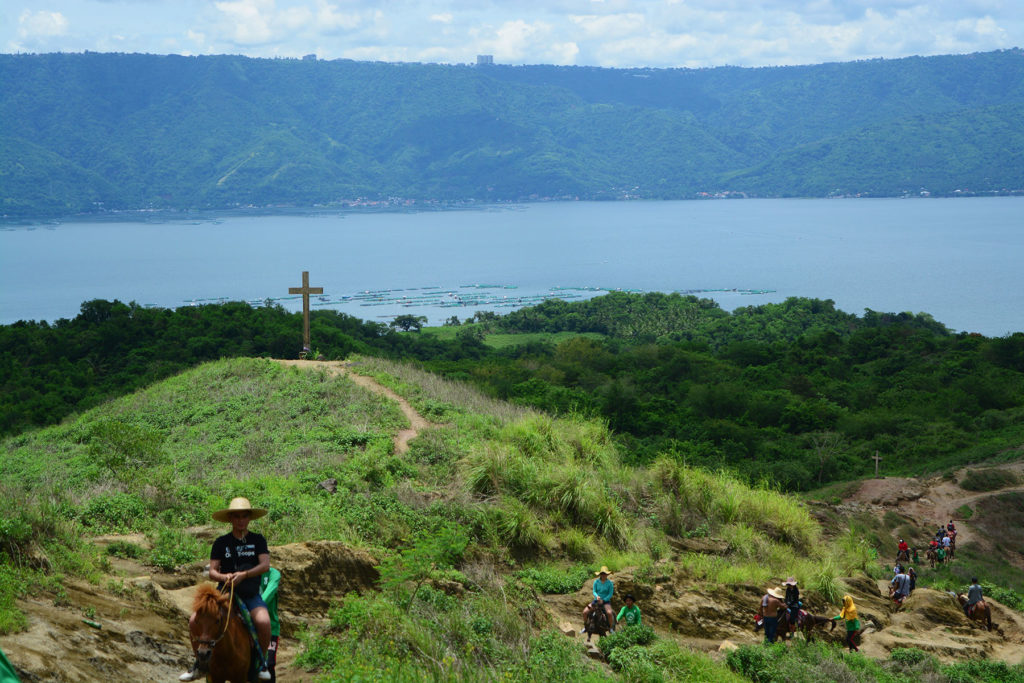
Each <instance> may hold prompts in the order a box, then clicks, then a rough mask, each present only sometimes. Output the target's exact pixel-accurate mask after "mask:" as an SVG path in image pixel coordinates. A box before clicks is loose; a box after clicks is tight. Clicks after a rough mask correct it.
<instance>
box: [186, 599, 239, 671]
mask: <svg viewBox="0 0 1024 683" xmlns="http://www.w3.org/2000/svg"><path fill="white" fill-rule="evenodd" d="M192 610H193V611H194V612H195V624H196V626H197V627H198V632H199V637H198V638H196V639H195V644H196V646H197V647H196V662H197V663H198V665H199V671H200V672H202V673H206V674H207V680H208V681H212V683H225V681H231V683H248V681H249V672H250V659H251V657H252V640H251V638H250V636H249V632H248V631H247V630H246V628H245V624H243V623H242V618H241V617H240V616H239V614H238V611H237V610H234V609H232V605H231V597H230V596H228V595H226V594H224V593H221V592H220V591H218V590H217V589H216V588H214V587H213V586H210V585H208V584H207V585H203V586H200V587H199V589H198V590H197V591H196V597H195V600H193V601H192Z"/></svg>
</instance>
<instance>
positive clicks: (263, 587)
mask: <svg viewBox="0 0 1024 683" xmlns="http://www.w3.org/2000/svg"><path fill="white" fill-rule="evenodd" d="M280 585H281V572H280V571H278V570H277V569H274V568H273V567H271V568H270V569H268V570H267V571H266V572H264V573H263V574H261V575H260V596H261V597H262V598H263V602H265V603H267V611H268V612H270V646H269V647H268V648H267V669H268V670H269V671H270V676H271V683H273V682H274V681H276V680H277V672H276V671H275V667H276V666H277V641H278V640H279V639H280V637H281V620H280V619H278V616H277V589H278V587H279V586H280Z"/></svg>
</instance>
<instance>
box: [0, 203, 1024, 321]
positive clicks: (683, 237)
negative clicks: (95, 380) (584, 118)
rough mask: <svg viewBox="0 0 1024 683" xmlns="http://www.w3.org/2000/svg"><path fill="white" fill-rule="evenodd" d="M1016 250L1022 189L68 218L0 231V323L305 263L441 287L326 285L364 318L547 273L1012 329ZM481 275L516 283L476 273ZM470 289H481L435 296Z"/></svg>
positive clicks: (534, 280) (546, 284)
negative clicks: (1015, 193)
mask: <svg viewBox="0 0 1024 683" xmlns="http://www.w3.org/2000/svg"><path fill="white" fill-rule="evenodd" d="M1022 261H1024V199H1019V198H971V199H906V200H900V199H856V200H824V199H822V200H806V199H805V200H787V199H776V200H749V199H748V200H731V201H671V202H565V203H537V204H521V205H514V206H511V207H493V208H482V209H472V210H455V211H428V212H405V213H400V212H393V213H391V212H387V213H386V212H347V213H333V214H324V213H319V214H305V215H263V216H249V215H242V216H239V215H218V214H204V215H203V216H201V217H191V218H189V219H188V220H178V219H175V220H165V221H157V220H153V221H144V220H136V221H132V222H103V221H83V222H65V223H61V224H58V225H36V226H4V227H3V228H2V229H0V322H2V323H11V322H14V321H16V320H22V319H26V320H50V321H53V320H56V319H58V318H62V317H74V316H75V315H76V314H77V313H78V310H79V306H80V304H81V303H82V302H83V301H86V300H89V299H95V298H103V299H120V300H122V301H125V302H128V301H136V302H138V303H140V304H152V305H158V306H165V307H171V308H174V307H178V306H185V305H189V302H191V301H192V300H200V299H213V298H217V297H226V298H228V299H231V300H263V299H266V298H268V297H284V296H287V295H288V288H289V287H293V286H298V285H300V284H301V272H302V271H303V270H308V271H310V284H311V285H312V286H322V287H323V288H324V292H325V297H326V298H327V299H329V300H331V301H339V300H341V298H342V297H343V296H351V295H354V294H357V293H360V292H365V291H366V290H402V291H392V292H389V293H387V294H386V295H382V296H386V297H387V298H390V299H399V298H400V297H401V296H406V297H407V298H408V299H411V298H412V297H415V296H420V297H422V296H426V295H428V294H429V295H431V296H428V297H427V298H425V299H419V300H416V301H418V302H420V305H413V306H402V305H400V303H398V302H394V301H392V302H389V303H386V304H385V305H377V306H362V305H360V304H361V303H368V300H367V299H365V298H364V299H362V300H359V299H352V300H344V303H332V304H328V303H326V302H323V301H318V300H317V299H316V298H314V302H315V303H316V304H318V305H320V306H324V307H328V308H336V309H337V310H341V311H343V312H345V313H349V314H351V315H355V316H358V317H360V318H366V319H387V318H389V317H391V316H394V315H396V314H401V313H412V314H414V315H425V316H427V317H428V318H429V320H430V323H431V324H439V323H441V322H442V321H444V320H446V319H447V318H448V317H450V316H451V315H457V316H458V317H459V318H460V319H465V318H466V317H469V316H471V315H472V313H473V312H474V311H475V310H478V309H483V310H495V311H498V312H507V311H509V310H512V309H513V307H514V306H515V305H516V300H517V298H519V297H531V296H533V297H539V296H542V295H545V294H548V293H549V292H551V291H552V288H553V287H570V288H580V289H569V290H557V291H559V292H561V293H562V294H564V295H565V296H580V297H587V296H593V295H595V292H594V291H591V290H585V289H583V288H587V287H600V288H621V289H636V290H644V291H664V292H672V291H688V290H716V289H729V290H731V289H737V290H773V291H771V292H768V293H763V294H742V293H740V292H731V291H729V292H721V291H720V292H709V293H704V294H700V295H701V296H710V297H711V298H714V299H715V300H717V301H718V302H719V303H720V304H721V305H722V307H723V308H725V309H727V310H732V309H734V308H736V307H738V306H748V305H757V304H762V303H768V302H777V301H782V300H784V299H785V298H786V297H790V296H805V297H817V298H821V299H832V300H834V301H835V302H836V305H837V306H838V307H839V308H840V309H842V310H844V311H848V312H851V313H857V314H861V313H863V311H864V309H865V308H871V309H873V310H876V311H892V312H900V311H911V312H915V313H917V312H927V313H930V314H932V315H933V316H934V317H935V318H936V319H937V320H939V321H940V322H942V323H944V324H946V325H947V326H948V327H950V328H952V329H954V330H965V331H970V332H980V333H982V334H985V335H987V336H1001V335H1004V334H1007V333H1010V332H1017V331H1024V267H1022ZM476 284H479V285H501V286H505V287H507V288H500V287H499V288H490V289H487V288H468V287H465V286H466V285H476ZM428 287H429V288H433V289H430V290H428V289H421V288H428ZM512 287H515V289H511V288H512ZM449 292H451V294H448V293H449ZM472 295H475V296H477V297H483V296H485V295H486V297H487V298H486V299H485V300H486V301H487V303H480V304H477V305H475V306H467V307H454V308H449V307H442V306H440V305H439V302H440V301H447V302H453V303H454V302H455V301H456V300H457V299H456V297H463V300H467V299H468V298H469V297H470V296H472ZM438 297H440V298H438ZM501 297H507V299H502V298H501ZM498 302H507V304H508V305H505V306H500V305H499V304H498ZM281 303H282V304H283V305H285V306H286V307H287V308H289V309H291V310H299V309H300V308H301V302H299V301H295V300H287V301H282V302H281ZM414 303H415V302H414Z"/></svg>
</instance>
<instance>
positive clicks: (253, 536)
mask: <svg viewBox="0 0 1024 683" xmlns="http://www.w3.org/2000/svg"><path fill="white" fill-rule="evenodd" d="M269 554H270V550H268V549H267V539H265V538H264V537H263V535H262V534H257V533H254V532H252V531H250V532H249V533H247V534H246V535H245V537H244V538H243V539H242V540H238V539H237V538H235V536H234V534H224V535H223V536H221V537H220V538H218V539H217V540H216V541H214V542H213V550H211V551H210V559H211V560H220V571H221V573H222V574H230V573H231V572H244V571H245V570H246V569H252V568H254V567H255V566H256V565H258V564H259V563H260V555H269ZM259 592H260V577H258V576H250V577H249V578H247V579H245V580H244V581H242V582H241V583H237V584H235V593H236V594H238V595H239V596H241V597H243V598H250V597H252V596H254V595H257V594H258V593H259Z"/></svg>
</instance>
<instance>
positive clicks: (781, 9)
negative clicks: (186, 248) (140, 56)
mask: <svg viewBox="0 0 1024 683" xmlns="http://www.w3.org/2000/svg"><path fill="white" fill-rule="evenodd" d="M1022 46H1024V0H515V1H511V0H419V1H412V0H0V52H8V53H14V52H82V51H84V50H91V51H95V52H148V53H157V54H184V55H199V54H242V55H248V56H251V57H301V56H303V55H306V54H316V55H317V57H318V58H320V59H339V58H344V59H355V60H371V61H388V62H439V63H448V64H463V63H472V62H474V61H476V56H477V55H478V54H490V55H493V56H494V61H495V62H496V63H503V64H575V65H590V66H606V67H688V68H699V67H713V66H722V65H734V66H777V65H792V64H819V63H822V62H846V61H853V60H860V59H873V58H878V57H884V58H896V57H905V56H911V55H922V56H924V55H936V54H962V53H969V52H985V51H989V50H997V49H1003V48H1012V47H1022Z"/></svg>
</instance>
